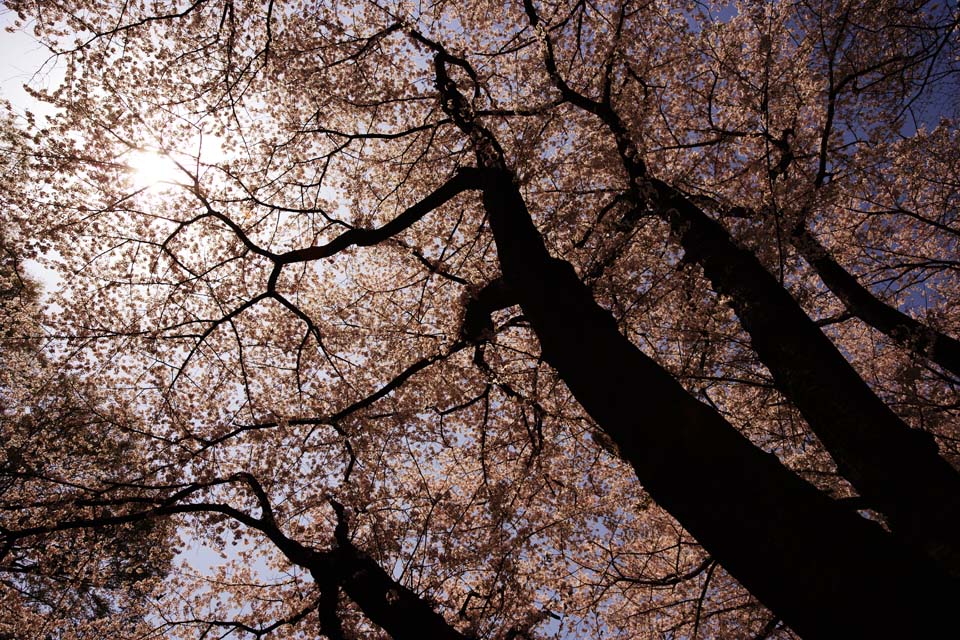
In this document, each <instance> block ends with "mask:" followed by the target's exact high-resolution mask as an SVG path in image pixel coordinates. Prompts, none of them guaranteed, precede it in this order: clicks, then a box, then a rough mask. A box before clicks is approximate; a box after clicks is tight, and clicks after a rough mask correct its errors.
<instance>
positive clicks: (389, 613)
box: [310, 543, 469, 640]
mask: <svg viewBox="0 0 960 640" xmlns="http://www.w3.org/2000/svg"><path fill="white" fill-rule="evenodd" d="M318 559H319V557H318ZM310 570H311V573H312V574H313V576H314V580H316V581H317V583H318V584H324V583H327V582H331V581H332V582H334V583H336V584H339V585H340V587H341V588H342V589H343V591H344V593H346V594H347V595H348V596H349V597H350V599H351V600H353V601H354V602H355V603H357V606H359V607H360V609H361V610H362V611H363V613H364V615H366V616H367V617H368V618H370V620H372V621H373V622H374V623H376V624H377V625H378V626H380V627H381V628H382V629H383V630H384V631H386V632H387V633H389V634H390V636H391V637H392V638H396V639H397V640H421V639H422V638H437V639H438V640H469V636H465V635H463V634H462V633H460V632H459V631H457V630H456V629H454V628H453V627H452V626H450V625H449V624H448V623H447V621H446V620H445V619H444V617H443V616H442V615H440V614H439V613H437V612H436V611H434V610H433V607H432V606H431V605H430V604H428V603H427V602H426V601H425V600H423V599H422V598H420V596H418V595H417V594H416V593H414V592H413V591H411V590H410V589H408V588H407V587H405V586H403V585H402V584H400V583H398V582H397V581H396V580H394V579H393V578H392V577H390V576H389V575H388V574H387V572H386V571H384V570H383V568H382V567H381V566H380V565H379V564H377V562H376V561H374V560H373V558H371V557H370V556H368V555H367V554H365V553H363V552H362V551H360V550H359V549H357V548H356V547H354V546H353V545H352V544H348V545H343V544H342V543H341V546H340V547H339V548H337V549H336V550H334V551H333V552H330V553H329V554H327V555H326V556H324V557H323V561H322V562H318V563H315V564H314V566H311V567H310Z"/></svg>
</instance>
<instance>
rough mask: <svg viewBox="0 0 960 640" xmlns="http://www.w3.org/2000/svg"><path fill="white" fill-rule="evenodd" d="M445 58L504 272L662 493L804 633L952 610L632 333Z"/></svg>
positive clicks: (896, 549) (914, 565)
mask: <svg viewBox="0 0 960 640" xmlns="http://www.w3.org/2000/svg"><path fill="white" fill-rule="evenodd" d="M447 62H448V60H447V59H445V58H444V56H443V55H442V54H438V56H437V59H436V69H437V86H438V89H439V90H440V92H441V96H442V104H443V107H444V110H445V111H446V112H447V113H448V114H449V115H450V116H451V117H452V118H453V119H454V121H455V122H456V123H457V125H458V126H459V127H460V128H461V130H463V131H464V133H466V134H467V135H468V136H469V137H470V139H471V141H472V142H473V144H474V146H475V150H476V155H477V160H478V164H479V165H480V167H482V168H484V169H486V172H485V178H484V181H483V204H484V208H485V210H486V212H487V215H488V217H489V220H490V225H491V229H492V231H493V234H494V238H495V241H496V244H497V252H498V256H499V260H500V265H501V271H502V274H503V278H504V281H505V282H506V283H507V285H508V286H509V287H510V289H511V290H512V291H513V292H514V294H515V295H516V296H517V299H518V300H519V304H520V307H521V308H522V309H523V312H524V315H525V316H526V317H527V318H528V320H529V321H530V323H531V325H532V327H533V329H534V331H535V333H536V335H537V337H538V339H539V341H540V344H541V347H542V350H543V357H544V359H545V360H546V362H548V363H549V364H550V365H551V366H553V367H554V368H555V369H556V370H557V372H558V373H559V374H560V376H561V378H562V379H563V380H564V382H565V383H566V384H567V386H568V387H569V388H570V390H571V391H572V392H573V394H574V396H576V398H577V400H578V401H579V402H580V404H581V405H582V406H583V407H584V409H585V410H586V411H587V412H588V413H589V414H590V415H591V416H592V417H593V419H594V420H596V422H597V423H598V425H599V426H600V427H601V428H602V429H603V430H604V431H605V432H606V433H607V434H608V435H609V436H610V437H611V438H612V439H613V441H614V442H615V443H616V444H617V446H618V447H619V450H620V451H621V453H622V455H623V456H624V458H625V459H626V460H628V461H629V462H630V463H631V464H632V465H633V467H634V469H635V471H636V473H637V476H638V478H639V479H640V481H641V482H642V483H643V485H644V487H645V488H646V489H647V490H648V491H649V492H650V494H651V495H652V496H653V498H654V499H655V500H656V501H657V502H658V503H659V504H660V505H661V506H663V507H664V508H665V509H667V511H669V512H670V513H671V514H673V515H674V516H675V517H676V518H677V519H678V520H679V521H680V523H681V524H682V525H683V526H685V527H686V528H687V529H688V530H689V531H690V532H691V533H692V534H693V535H694V536H695V537H696V538H697V539H698V540H699V541H700V543H701V544H703V546H704V547H705V548H706V549H707V551H708V552H709V553H710V554H711V555H712V556H713V557H715V558H716V559H717V560H718V561H719V562H720V563H721V564H722V565H723V566H724V567H725V568H726V569H727V570H728V571H729V572H730V573H731V574H732V575H733V576H734V577H736V578H737V579H738V580H740V581H741V582H742V583H743V584H744V586H746V587H747V589H749V590H750V592H751V593H753V594H754V595H755V596H756V597H757V598H759V599H760V600H761V601H762V602H763V603H764V604H766V605H767V606H768V607H770V608H771V609H772V610H773V611H774V612H775V613H777V615H779V616H781V617H782V618H783V619H784V620H785V621H786V622H787V624H789V625H790V626H791V627H793V628H794V629H795V630H796V631H798V632H799V633H800V634H802V635H804V636H805V637H838V636H843V635H855V636H858V637H859V636H869V635H878V636H885V635H887V636H888V635H890V634H898V633H909V634H916V633H917V631H918V627H924V628H926V629H929V630H933V629H937V628H939V627H940V625H943V624H946V613H945V611H946V609H945V605H946V602H948V601H949V600H950V599H951V598H952V597H954V594H956V593H957V586H956V584H955V583H954V581H953V580H951V579H950V578H948V577H947V576H946V575H945V574H942V573H941V572H940V571H939V570H938V569H936V568H934V566H933V565H932V563H930V562H929V561H928V560H926V559H925V558H924V557H923V556H921V555H918V554H915V553H913V552H912V551H910V550H908V549H906V548H905V547H903V546H901V545H900V544H899V543H898V542H897V541H895V540H894V539H892V538H891V537H890V536H889V535H888V534H886V533H885V532H883V531H882V530H881V529H880V527H879V526H877V525H876V524H874V523H872V522H869V521H867V520H865V519H863V518H861V517H859V516H858V515H857V514H855V513H853V512H851V511H850V510H847V509H844V508H843V507H841V506H840V505H838V504H836V503H835V502H833V501H832V500H830V499H829V498H828V497H826V496H825V495H823V494H822V493H820V492H819V491H817V490H816V489H815V488H813V487H812V486H811V485H809V484H807V483H806V482H804V481H803V480H801V479H800V478H798V477H797V476H796V475H794V474H793V473H792V472H790V471H789V470H787V469H786V468H785V467H783V466H782V465H781V464H780V462H779V461H778V460H777V459H776V457H774V456H772V455H769V454H766V453H764V452H763V451H761V450H760V449H758V448H756V447H755V446H753V445H752V444H751V443H750V442H749V441H748V440H747V439H746V438H744V437H743V436H742V435H741V434H740V433H739V432H737V431H736V429H734V428H733V427H732V426H731V425H730V424H728V423H727V422H726V421H725V420H724V419H723V418H722V417H721V416H720V415H719V414H717V413H716V412H715V411H713V410H712V409H710V408H709V407H707V406H706V405H704V404H702V403H700V402H699V401H697V400H695V399H694V398H693V397H691V396H690V395H689V394H688V393H687V392H686V391H685V390H684V389H683V388H682V387H681V386H680V384H679V383H677V382H676V380H674V379H673V378H672V377H671V376H670V374H669V373H667V372H666V371H665V370H664V369H662V368H661V367H660V366H659V365H657V364H656V363H655V362H653V361H652V360H651V359H650V358H648V357H647V356H646V355H644V354H643V353H642V352H641V351H640V350H639V349H638V348H637V347H636V346H634V345H633V344H632V343H631V342H630V341H629V340H628V339H626V338H625V337H624V336H622V335H621V334H620V332H619V331H618V329H617V326H616V322H615V320H614V318H613V317H612V316H611V315H610V313H609V312H607V311H606V310H604V309H603V308H601V307H600V306H599V305H598V304H597V303H596V302H595V301H594V300H593V298H592V296H591V294H590V291H589V289H588V288H587V287H586V286H585V285H584V284H583V282H582V281H581V280H580V279H579V278H578V276H577V274H576V272H575V271H574V269H573V267H572V266H571V265H570V264H569V263H567V262H565V261H562V260H557V259H555V258H552V257H551V256H550V255H549V253H548V252H547V250H546V247H545V246H544V243H543V240H542V237H541V236H540V234H539V232H538V231H537V229H536V228H535V226H534V225H533V222H532V220H531V218H530V215H529V212H528V211H527V208H526V205H525V203H524V201H523V198H522V196H521V195H520V192H519V190H518V188H517V186H516V184H515V182H514V176H513V174H512V173H511V172H510V171H509V169H508V168H507V166H506V163H505V161H504V160H503V154H502V150H501V149H500V146H499V144H498V143H497V141H496V140H495V138H494V137H493V135H492V134H491V133H490V132H489V131H488V130H486V129H485V128H484V127H483V126H482V125H480V124H479V123H476V122H475V121H474V120H473V118H472V115H471V112H470V110H469V103H468V102H467V100H466V99H465V98H464V97H463V96H462V94H460V93H459V91H458V89H457V87H456V86H455V85H454V84H453V82H452V81H451V80H450V79H449V77H448V76H447V74H446V69H445V64H446V63H447ZM692 237H693V236H691V238H692Z"/></svg>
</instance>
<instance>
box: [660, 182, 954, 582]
mask: <svg viewBox="0 0 960 640" xmlns="http://www.w3.org/2000/svg"><path fill="white" fill-rule="evenodd" d="M651 183H652V184H653V186H654V187H655V188H656V190H657V193H658V196H659V199H660V202H659V208H660V209H661V210H662V211H663V212H665V213H664V216H665V217H666V218H667V219H668V220H669V222H670V224H671V227H672V228H673V231H674V233H676V234H677V236H678V238H679V240H680V244H681V245H682V246H683V248H684V251H685V256H684V260H687V261H690V262H696V263H697V264H699V265H700V266H701V267H702V268H703V271H704V273H705V274H706V276H707V277H708V278H709V279H710V281H711V282H712V284H713V288H714V290H715V291H716V292H717V293H719V294H721V295H725V296H727V297H728V298H729V299H730V304H731V306H732V307H733V309H734V310H735V311H736V313H737V316H738V318H739V320H740V324H741V325H742V326H743V328H744V329H745V330H746V331H747V333H749V334H750V337H751V340H752V344H753V348H754V349H755V350H756V352H757V354H758V355H759V357H760V359H761V361H763V363H764V364H765V365H766V366H767V367H768V368H769V369H770V371H771V373H772V374H773V377H774V379H775V380H776V382H777V387H778V388H779V389H780V390H781V391H782V392H783V393H784V395H786V396H787V397H788V398H789V399H790V400H792V401H793V402H794V403H795V404H796V406H797V408H798V409H799V410H800V412H801V413H802V414H803V417H804V418H805V419H806V420H807V422H808V424H809V425H810V428H811V429H812V430H813V431H814V433H816V434H817V437H819V438H820V440H821V442H822V443H823V445H824V447H826V449H827V451H829V452H830V454H831V456H833V459H834V460H835V461H836V463H837V468H838V470H839V471H840V473H841V474H842V475H843V476H844V477H845V478H847V479H848V480H850V482H851V484H853V486H854V487H855V488H856V489H857V491H859V492H860V494H861V495H862V496H863V497H864V498H865V499H866V500H867V502H868V503H869V504H871V505H872V506H873V507H874V508H875V509H877V510H878V511H881V512H882V513H883V514H884V515H885V516H886V517H887V518H888V522H889V525H890V527H891V529H892V530H893V531H894V532H895V533H896V534H897V535H899V536H901V537H902V538H903V539H904V540H905V542H907V543H908V544H910V545H912V546H915V547H916V548H918V549H921V550H922V551H923V552H924V553H926V554H928V555H929V556H930V557H932V558H934V559H935V560H936V561H937V562H938V563H940V564H941V565H942V566H943V567H944V569H945V570H947V571H948V572H950V573H951V574H953V575H954V576H955V577H960V473H957V471H956V469H954V468H953V467H952V466H951V465H950V464H949V463H948V462H947V461H946V460H944V459H943V458H942V457H940V455H939V453H938V451H937V447H936V444H935V443H934V442H933V440H932V438H931V437H930V436H929V435H928V434H926V433H925V432H922V431H917V430H913V429H910V428H909V427H908V426H907V425H906V423H904V422H903V421H902V420H901V419H900V418H899V416H897V415H896V414H895V413H894V412H893V411H891V410H890V408H889V407H887V406H886V405H885V404H884V403H883V401H881V400H880V399H879V398H878V397H877V396H876V394H874V393H873V391H872V390H871V389H870V387H869V386H867V384H866V383H865V382H864V381H863V379H862V378H861V377H860V375H859V374H858V373H857V372H856V371H855V370H854V369H853V367H852V366H851V365H850V363H849V362H847V360H846V359H845V358H844V357H843V355H842V354H841V353H840V351H839V350H837V348H836V347H835V346H834V344H833V343H832V342H831V341H830V340H829V339H828V338H827V337H826V336H825V335H824V334H823V332H822V331H821V330H820V329H819V327H817V326H816V324H815V323H814V322H813V321H812V320H811V319H810V318H809V316H807V314H806V313H805V312H804V311H803V309H801V308H800V305H798V304H797V302H796V301H795V300H794V299H793V297H792V296H791V295H790V294H789V293H788V292H787V291H786V289H784V288H783V287H782V286H781V285H780V283H778V282H777V281H776V279H775V278H774V277H773V276H772V275H771V274H770V273H769V272H768V271H767V270H766V268H764V266H763V265H762V264H761V263H760V261H759V260H757V258H756V256H755V255H753V253H752V252H750V251H747V250H745V249H741V248H740V247H738V246H737V245H736V244H734V242H733V241H732V239H731V238H730V235H729V234H728V233H727V231H726V230H725V229H724V228H723V227H722V226H720V224H719V223H717V222H715V221H714V220H712V219H711V218H709V217H708V216H707V215H706V214H705V213H704V212H703V211H702V210H700V209H699V208H698V207H696V206H695V205H694V204H692V203H691V202H690V201H689V200H688V199H687V198H685V197H684V196H683V195H682V194H680V193H679V192H678V191H676V190H675V189H673V188H671V187H669V186H668V185H666V184H665V183H663V182H661V181H659V180H656V179H651Z"/></svg>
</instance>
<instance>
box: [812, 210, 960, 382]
mask: <svg viewBox="0 0 960 640" xmlns="http://www.w3.org/2000/svg"><path fill="white" fill-rule="evenodd" d="M793 245H794V246H795V247H796V248H797V251H799V252H800V255H802V256H803V259H804V260H806V261H807V263H808V264H809V265H810V266H811V267H813V268H814V269H815V270H816V272H817V275H819V276H820V279H821V280H823V283H824V284H825V285H827V287H828V288H829V289H830V291H832V292H833V294H834V295H835V296H837V297H838V298H839V299H840V301H841V302H843V304H844V306H845V307H846V308H847V311H849V312H850V313H852V314H853V315H855V316H857V317H858V318H860V319H861V320H863V321H864V322H866V323H867V324H868V325H870V326H871V327H873V328H874V329H876V330H877V331H879V332H881V333H883V334H885V335H886V336H887V337H888V338H890V339H891V340H893V341H894V342H896V343H897V344H899V345H900V346H902V347H904V348H906V349H909V350H911V351H913V352H914V353H916V354H917V355H919V356H921V357H923V358H928V359H930V360H932V361H933V362H935V363H937V364H938V365H940V366H941V367H943V368H944V369H946V370H947V371H949V372H950V373H952V374H953V375H955V376H957V378H958V379H960V341H958V340H956V339H954V338H951V337H950V336H948V335H945V334H943V333H941V332H939V331H936V330H934V329H931V328H930V327H927V326H925V325H923V324H922V323H920V322H917V321H916V320H914V319H913V318H911V317H910V316H908V315H907V314H905V313H902V312H901V311H899V310H898V309H895V308H894V307H891V306H890V305H888V304H886V303H884V302H883V301H881V300H878V299H877V297H876V296H874V295H873V294H872V293H870V291H869V290H868V289H867V288H866V287H864V286H863V285H861V284H860V283H859V282H858V281H857V279H856V278H855V277H853V276H852V275H851V274H850V273H849V272H848V271H847V270H846V269H844V268H843V267H842V266H840V264H839V263H838V262H837V261H836V260H834V259H833V256H831V255H830V253H829V252H827V250H826V249H825V248H824V247H823V245H821V244H820V242H819V241H818V240H817V239H816V237H814V235H813V234H812V233H810V232H809V231H808V230H807V229H804V228H799V229H797V230H796V231H795V232H794V235H793Z"/></svg>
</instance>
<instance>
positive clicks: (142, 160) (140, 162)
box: [127, 151, 185, 190]
mask: <svg viewBox="0 0 960 640" xmlns="http://www.w3.org/2000/svg"><path fill="white" fill-rule="evenodd" d="M127 166H128V167H129V168H130V170H131V171H132V175H133V184H134V186H135V187H136V188H137V189H150V190H157V189H165V188H169V187H171V186H176V185H178V184H183V182H184V179H185V176H184V175H183V171H181V170H180V168H179V167H178V166H177V165H176V163H175V162H174V161H173V160H171V159H170V158H169V157H168V156H166V155H164V154H162V153H157V152H155V151H134V152H132V153H131V154H130V156H129V158H128V159H127Z"/></svg>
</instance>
